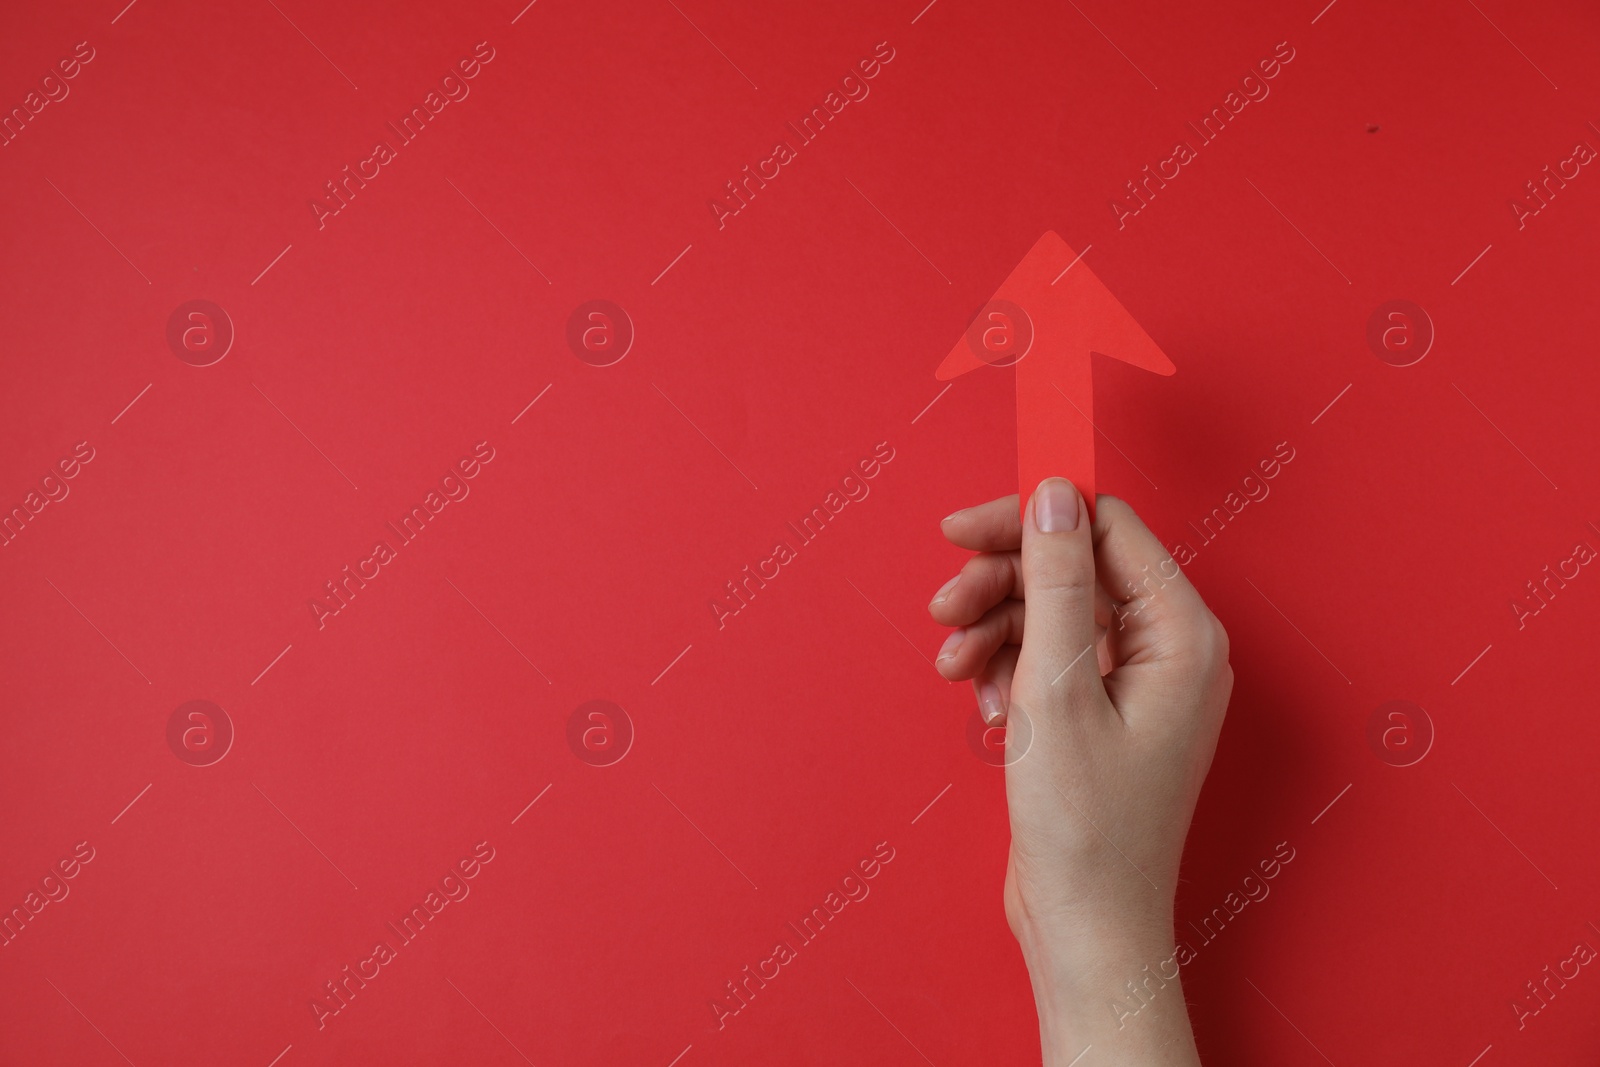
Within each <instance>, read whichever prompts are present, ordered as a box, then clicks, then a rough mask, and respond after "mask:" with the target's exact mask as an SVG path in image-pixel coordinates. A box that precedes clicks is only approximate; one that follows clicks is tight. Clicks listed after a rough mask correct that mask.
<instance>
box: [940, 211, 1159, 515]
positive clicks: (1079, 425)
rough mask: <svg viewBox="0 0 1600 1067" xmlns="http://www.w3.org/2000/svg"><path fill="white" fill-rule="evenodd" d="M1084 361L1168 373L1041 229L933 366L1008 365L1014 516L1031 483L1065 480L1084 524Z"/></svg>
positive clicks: (1088, 402) (1087, 488)
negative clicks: (1016, 486)
mask: <svg viewBox="0 0 1600 1067" xmlns="http://www.w3.org/2000/svg"><path fill="white" fill-rule="evenodd" d="M1091 352H1098V353H1099V354H1101V355H1103V356H1109V357H1111V358H1112V359H1120V360H1121V361H1122V362H1124V363H1131V364H1133V365H1134V366H1135V367H1143V368H1144V369H1145V370H1148V371H1154V372H1156V373H1157V374H1171V373H1173V372H1174V371H1175V370H1177V368H1176V367H1174V366H1173V365H1172V361H1171V360H1169V359H1168V358H1167V357H1166V355H1165V354H1164V353H1163V352H1162V351H1161V349H1160V347H1159V346H1158V345H1157V344H1156V343H1155V342H1154V341H1152V340H1151V339H1150V335H1149V334H1147V333H1145V332H1144V327H1142V326H1140V325H1139V323H1138V321H1137V320H1136V319H1135V318H1134V317H1133V316H1132V315H1130V314H1128V310H1127V309H1126V308H1124V307H1123V306H1122V304H1121V303H1120V302H1119V301H1118V300H1117V298H1116V297H1114V296H1112V295H1111V290H1109V289H1107V288H1106V287H1105V284H1104V283H1102V282H1101V281H1100V279H1099V278H1097V277H1095V275H1094V272H1093V271H1091V270H1090V269H1089V268H1088V266H1087V265H1085V264H1084V263H1082V262H1080V261H1079V257H1078V255H1077V254H1076V253H1075V252H1073V251H1072V249H1071V248H1070V247H1068V245H1067V243H1066V242H1065V241H1063V240H1062V239H1061V238H1060V237H1058V236H1056V234H1055V233H1054V232H1053V231H1049V230H1047V231H1045V233H1044V235H1043V236H1042V237H1040V238H1039V240H1038V241H1036V242H1035V243H1034V246H1033V248H1032V249H1031V250H1030V251H1029V252H1028V254H1027V255H1026V256H1024V257H1023V259H1022V262H1021V263H1018V264H1017V266H1016V268H1015V269H1014V270H1012V272H1011V276H1010V277H1009V278H1007V279H1006V280H1005V284H1004V285H1002V286H1000V288H999V290H998V291H996V293H995V294H994V297H993V298H992V299H991V300H990V301H989V303H988V304H987V305H986V306H985V307H984V309H983V311H981V312H980V313H979V315H978V318H977V319H976V320H974V322H973V324H972V326H971V327H970V328H969V329H968V330H967V335H966V337H964V338H963V339H962V340H961V341H960V343H958V344H957V345H956V346H955V347H954V348H952V349H951V350H950V354H949V355H948V356H946V357H945V359H944V362H943V363H941V364H939V370H938V372H937V376H938V378H939V380H940V381H948V380H950V379H951V378H956V377H959V376H960V375H963V374H965V373H967V372H968V371H972V370H976V369H978V368H979V367H982V366H986V365H987V366H1002V367H1003V366H1011V365H1013V364H1014V365H1015V366H1016V368H1017V471H1018V475H1019V476H1020V493H1019V496H1020V498H1021V507H1022V509H1023V511H1024V512H1026V510H1027V505H1028V498H1029V497H1030V496H1032V495H1033V491H1034V489H1036V488H1037V487H1038V485H1039V483H1040V482H1041V481H1043V480H1044V479H1045V478H1049V477H1051V476H1059V477H1063V478H1069V479H1071V480H1072V484H1074V485H1076V486H1077V487H1078V490H1079V492H1081V493H1083V497H1084V499H1085V500H1086V501H1087V502H1088V504H1089V515H1090V517H1091V518H1092V517H1093V516H1094V494H1095V477H1094V434H1095V428H1094V382H1093V376H1092V374H1091V373H1090V369H1089V354H1090V353H1091ZM1074 407H1076V408H1077V411H1073V410H1072V409H1073V408H1074Z"/></svg>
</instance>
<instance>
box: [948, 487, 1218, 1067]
mask: <svg viewBox="0 0 1600 1067" xmlns="http://www.w3.org/2000/svg"><path fill="white" fill-rule="evenodd" d="M1017 502H1018V501H1017V498H1016V497H1015V496H1009V497H1003V498H1001V499H999V500H993V501H990V502H989V503H987V504H982V505H979V506H977V507H972V508H967V509H965V510H963V511H958V512H956V513H955V514H953V515H951V516H949V517H948V518H946V519H945V520H944V522H943V524H942V525H943V529H944V534H945V536H946V537H947V538H949V539H950V541H951V542H953V543H954V544H956V545H958V546H960V547H962V548H966V549H970V550H972V551H974V552H977V553H978V555H976V556H974V557H973V558H972V559H971V560H969V561H968V562H967V564H966V566H965V567H963V568H962V571H961V573H960V575H958V576H957V577H956V578H954V579H952V580H951V581H950V582H949V583H947V584H946V585H945V586H944V588H942V589H940V590H939V592H938V594H937V595H936V596H935V597H934V600H933V603H932V604H930V605H929V611H930V612H931V613H932V615H933V617H934V618H935V619H936V620H937V621H939V622H940V623H943V624H944V625H946V626H955V627H958V629H957V630H956V631H955V633H953V634H951V635H950V638H949V639H948V640H947V641H946V642H945V646H944V648H943V649H942V650H941V651H940V654H939V658H938V661H937V667H938V669H939V672H940V673H941V674H942V675H943V676H944V677H946V678H949V679H952V680H955V679H967V678H970V679H972V682H973V685H974V688H975V690H976V693H977V698H978V705H979V708H980V710H981V711H982V713H983V715H984V718H985V719H986V720H987V721H988V722H989V723H990V724H991V726H994V725H999V724H1000V723H1005V725H1006V729H1007V752H1006V798H1007V803H1008V806H1009V809H1010V815H1011V855H1010V862H1009V864H1008V866H1007V871H1006V885H1005V907H1006V917H1007V919H1008V920H1009V921H1010V924H1011V930H1012V932H1013V933H1014V934H1015V935H1016V937H1017V941H1018V942H1019V943H1020V945H1021V946H1022V952H1023V956H1024V958H1025V960H1026V961H1027V965H1028V971H1029V974H1030V976H1031V978H1032V980H1033V988H1034V999H1035V1001H1036V1003H1037V1005H1038V1009H1039V1022H1040V1031H1041V1036H1042V1038H1043V1042H1044V1062H1045V1064H1047V1065H1052V1064H1059V1065H1066V1064H1069V1063H1071V1062H1073V1060H1074V1057H1076V1056H1078V1055H1079V1054H1080V1053H1081V1052H1082V1051H1083V1049H1084V1048H1085V1047H1086V1046H1088V1045H1091V1044H1092V1045H1093V1046H1094V1047H1095V1053H1094V1058H1093V1063H1094V1064H1096V1065H1097V1067H1098V1065H1103V1064H1123V1063H1127V1064H1135V1063H1137V1064H1141V1065H1147V1064H1198V1063H1199V1059H1198V1056H1197V1054H1196V1052H1195V1047H1194V1039H1193V1037H1192V1036H1191V1032H1190V1029H1189V1021H1188V1013H1187V1009H1186V1006H1185V1003H1184V999H1183V992H1182V990H1181V988H1179V981H1178V978H1177V972H1178V965H1177V963H1175V962H1173V928H1172V927H1173V895H1174V890H1175V887H1176V885H1177V878H1178V863H1179V859H1180V857H1181V855H1182V852H1183V842H1184V838H1185V836H1186V835H1187V834H1188V830H1189V822H1190V819H1191V818H1192V817H1193V814H1194V806H1195V800H1196V798H1197V797H1198V796H1199V793H1200V785H1201V783H1202V782H1203V781H1204V780H1205V776H1206V771H1207V770H1208V769H1209V768H1210V766H1211V756H1212V752H1213V751H1214V750H1215V748H1216V743H1217V734H1218V732H1219V731H1220V729H1221V727H1222V718H1223V714H1224V712H1225V711H1226V709H1227V706H1228V695H1229V693H1230V692H1231V690H1232V688H1233V672H1232V670H1231V669H1230V668H1229V666H1228V638H1227V635H1226V634H1225V633H1224V632H1223V629H1222V625H1221V624H1220V623H1219V622H1218V621H1217V619H1216V617H1215V616H1214V615H1212V614H1211V612H1210V611H1209V610H1208V609H1207V608H1206V606H1205V604H1204V602H1202V601H1201V599H1200V595H1199V593H1197V592H1196V591H1195V589H1194V587H1193V586H1192V585H1190V584H1189V581H1188V579H1187V578H1185V577H1184V576H1183V574H1182V572H1181V571H1180V570H1179V569H1178V566H1177V564H1176V563H1175V562H1174V561H1173V560H1172V557H1171V556H1170V554H1169V553H1168V552H1167V551H1166V549H1165V548H1163V547H1162V545H1161V542H1160V541H1158V540H1157V539H1156V538H1155V536H1154V535H1153V534H1151V533H1150V531H1149V530H1148V529H1146V528H1145V525H1144V523H1142V522H1140V521H1139V518H1138V516H1137V515H1135V514H1134V513H1133V511H1132V509H1131V508H1129V507H1128V505H1126V504H1124V503H1123V502H1122V501H1120V500H1117V499H1116V498H1114V497H1108V496H1101V497H1099V498H1098V499H1097V502H1096V515H1095V519H1094V522H1093V524H1092V526H1091V524H1090V521H1089V517H1088V508H1087V507H1086V506H1085V504H1084V502H1083V499H1082V497H1081V496H1080V495H1079V493H1078V491H1077V490H1076V489H1075V488H1074V487H1073V486H1072V484H1071V483H1070V482H1067V481H1066V480H1064V479H1061V478H1050V479H1046V480H1045V481H1044V482H1041V483H1040V485H1039V487H1038V489H1037V491H1036V492H1035V493H1034V495H1033V498H1032V499H1031V500H1030V501H1029V503H1028V509H1027V513H1026V515H1025V516H1023V518H1022V519H1021V520H1020V521H1019V519H1018V515H1017ZM1129 983H1132V988H1131V989H1130V987H1129ZM1134 990H1137V991H1138V992H1137V995H1135V993H1134Z"/></svg>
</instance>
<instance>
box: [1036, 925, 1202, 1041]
mask: <svg viewBox="0 0 1600 1067" xmlns="http://www.w3.org/2000/svg"><path fill="white" fill-rule="evenodd" d="M1122 922H1123V925H1112V924H1107V923H1099V922H1096V923H1092V924H1088V925H1086V926H1081V927H1079V928H1077V929H1074V930H1066V929H1057V930H1054V931H1051V932H1050V933H1049V934H1048V935H1046V936H1045V937H1043V938H1038V937H1031V938H1029V939H1028V940H1027V941H1023V938H1021V937H1019V941H1023V957H1024V959H1025V961H1026V962H1027V966H1028V974H1029V978H1030V980H1031V981H1032V984H1033V992H1034V1003H1035V1006H1036V1008H1037V1009H1038V1013H1039V1033H1040V1041H1041V1047H1042V1050H1043V1056H1044V1065H1045V1067H1068V1065H1069V1064H1072V1063H1073V1062H1074V1060H1075V1059H1076V1057H1078V1056H1079V1055H1080V1054H1081V1053H1082V1052H1083V1051H1084V1049H1085V1048H1087V1047H1089V1046H1091V1045H1092V1046H1093V1047H1094V1048H1095V1050H1096V1051H1095V1062H1096V1063H1097V1064H1098V1065H1101V1067H1106V1065H1113V1064H1123V1063H1127V1064H1130V1065H1131V1064H1139V1065H1141V1067H1148V1065H1154V1064H1162V1065H1169V1064H1170V1065H1190V1064H1198V1062H1199V1060H1198V1057H1197V1053H1196V1052H1195V1049H1194V1038H1193V1035H1192V1031H1191V1029H1190V1026H1189V1017H1188V1006H1187V1003H1186V1002H1185V1000H1184V996H1183V987H1182V982H1181V979H1180V974H1179V970H1180V966H1181V964H1180V962H1179V958H1178V953H1177V952H1176V950H1175V948H1174V942H1173V938H1172V927H1171V922H1170V919H1169V920H1167V921H1166V923H1165V924H1161V925H1151V924H1148V923H1138V924H1133V925H1129V924H1127V919H1126V917H1124V918H1123V920H1122Z"/></svg>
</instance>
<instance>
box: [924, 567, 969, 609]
mask: <svg viewBox="0 0 1600 1067" xmlns="http://www.w3.org/2000/svg"><path fill="white" fill-rule="evenodd" d="M960 580H961V575H959V574H958V575H956V576H955V577H954V578H952V579H950V580H949V581H948V582H945V583H944V584H943V585H941V586H940V587H939V591H938V592H937V593H935V594H933V599H932V600H931V601H929V602H928V606H929V607H930V608H931V607H933V605H935V604H942V603H944V599H945V597H947V596H949V595H950V590H952V589H954V588H955V587H956V583H957V582H959V581H960Z"/></svg>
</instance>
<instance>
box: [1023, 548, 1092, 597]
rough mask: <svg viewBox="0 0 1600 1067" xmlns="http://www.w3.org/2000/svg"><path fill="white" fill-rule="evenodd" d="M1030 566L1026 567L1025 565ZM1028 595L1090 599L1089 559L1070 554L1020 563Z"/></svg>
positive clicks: (1088, 557)
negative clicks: (1040, 594) (1041, 594)
mask: <svg viewBox="0 0 1600 1067" xmlns="http://www.w3.org/2000/svg"><path fill="white" fill-rule="evenodd" d="M1030 563H1031V564H1032V566H1029V564H1030ZM1023 571H1024V577H1025V579H1026V581H1027V589H1028V594H1029V595H1030V596H1032V595H1034V594H1036V593H1043V594H1046V595H1049V596H1055V597H1059V598H1062V599H1070V600H1084V599H1088V598H1091V597H1093V596H1094V588H1095V576H1094V559H1093V557H1090V556H1086V555H1081V554H1079V553H1073V554H1071V555H1063V556H1055V557H1050V558H1045V559H1042V560H1041V559H1039V558H1037V557H1035V558H1034V559H1033V560H1031V561H1030V560H1026V559H1025V560H1024V561H1023Z"/></svg>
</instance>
